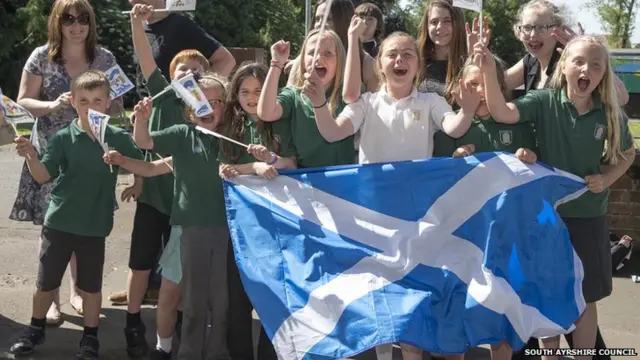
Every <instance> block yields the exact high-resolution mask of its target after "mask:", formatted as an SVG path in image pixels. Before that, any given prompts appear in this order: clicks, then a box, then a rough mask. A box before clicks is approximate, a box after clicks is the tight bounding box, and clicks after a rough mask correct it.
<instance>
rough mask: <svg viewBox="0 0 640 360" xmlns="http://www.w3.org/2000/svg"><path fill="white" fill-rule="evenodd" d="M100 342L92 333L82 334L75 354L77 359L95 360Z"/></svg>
mask: <svg viewBox="0 0 640 360" xmlns="http://www.w3.org/2000/svg"><path fill="white" fill-rule="evenodd" d="M98 350H100V342H99V341H98V338H97V337H95V336H93V335H83V336H82V339H80V351H78V353H77V354H76V359H77V360H80V359H82V360H95V359H97V358H98Z"/></svg>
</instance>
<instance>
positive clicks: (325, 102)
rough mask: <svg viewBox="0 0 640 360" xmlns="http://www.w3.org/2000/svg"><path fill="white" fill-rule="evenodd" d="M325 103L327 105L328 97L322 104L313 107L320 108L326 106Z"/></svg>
mask: <svg viewBox="0 0 640 360" xmlns="http://www.w3.org/2000/svg"><path fill="white" fill-rule="evenodd" d="M325 105H327V99H325V100H324V102H323V103H322V105H320V106H314V107H313V108H314V109H320V108H321V107H323V106H325Z"/></svg>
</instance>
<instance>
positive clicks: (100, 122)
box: [89, 109, 109, 151]
mask: <svg viewBox="0 0 640 360" xmlns="http://www.w3.org/2000/svg"><path fill="white" fill-rule="evenodd" d="M108 122H109V115H105V114H102V113H100V112H97V111H93V110H91V109H89V127H90V128H91V132H92V133H93V136H94V137H95V138H96V139H97V140H98V142H99V143H100V146H102V148H103V149H105V151H107V150H106V143H105V141H104V134H105V132H106V129H107V123H108Z"/></svg>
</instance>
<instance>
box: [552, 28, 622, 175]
mask: <svg viewBox="0 0 640 360" xmlns="http://www.w3.org/2000/svg"><path fill="white" fill-rule="evenodd" d="M578 44H587V45H589V46H596V47H598V48H600V50H602V52H603V53H604V55H605V62H604V66H605V70H604V76H603V77H602V80H601V81H600V84H598V87H597V88H596V89H595V90H594V92H596V91H597V92H598V93H599V94H600V99H601V101H602V107H603V109H604V113H605V117H606V122H607V141H606V147H605V154H604V155H605V157H604V161H605V162H608V163H610V164H612V165H615V164H617V163H618V159H619V158H623V159H624V158H625V157H624V151H625V150H627V149H621V143H622V141H621V138H622V133H621V132H620V122H621V121H622V120H621V118H622V117H623V116H624V112H623V110H622V108H621V107H620V103H619V102H618V94H617V91H616V87H615V85H614V82H613V79H614V77H615V74H614V73H613V71H612V70H611V54H610V52H609V47H608V46H607V44H606V43H605V41H604V40H603V39H601V38H598V37H595V36H586V35H583V36H576V37H575V38H573V39H572V40H571V41H569V43H567V46H566V47H565V48H564V51H562V55H561V56H560V60H558V64H557V65H556V69H555V71H554V72H553V76H552V77H551V83H550V84H549V88H551V89H556V90H562V89H565V90H566V88H567V78H566V77H565V75H564V69H565V67H566V63H567V61H569V60H568V57H569V55H570V54H571V50H573V48H574V47H575V46H577V45H578Z"/></svg>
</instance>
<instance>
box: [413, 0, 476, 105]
mask: <svg viewBox="0 0 640 360" xmlns="http://www.w3.org/2000/svg"><path fill="white" fill-rule="evenodd" d="M434 7H439V8H443V9H446V10H448V11H449V14H450V15H451V21H452V34H451V44H450V45H449V58H448V63H447V78H446V84H447V86H446V89H445V94H444V97H445V98H446V99H447V101H448V102H449V103H453V101H454V100H453V98H452V97H451V90H452V88H451V85H452V84H453V83H454V82H455V79H456V77H457V76H458V74H459V73H460V69H461V68H462V63H463V62H464V59H465V58H466V57H467V39H466V33H465V27H464V22H465V19H464V12H463V11H462V9H460V8H457V7H454V6H453V4H452V2H451V0H431V1H429V4H428V5H427V6H426V7H425V9H424V14H423V15H422V20H421V21H420V25H419V26H418V49H419V55H420V68H419V69H418V77H417V80H416V86H417V87H420V84H422V83H423V82H424V81H426V80H427V77H428V76H429V74H427V65H428V64H429V62H430V61H431V60H432V58H433V56H434V54H435V49H436V45H435V43H434V42H433V39H431V38H430V37H429V13H430V12H431V9H433V8H434Z"/></svg>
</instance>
